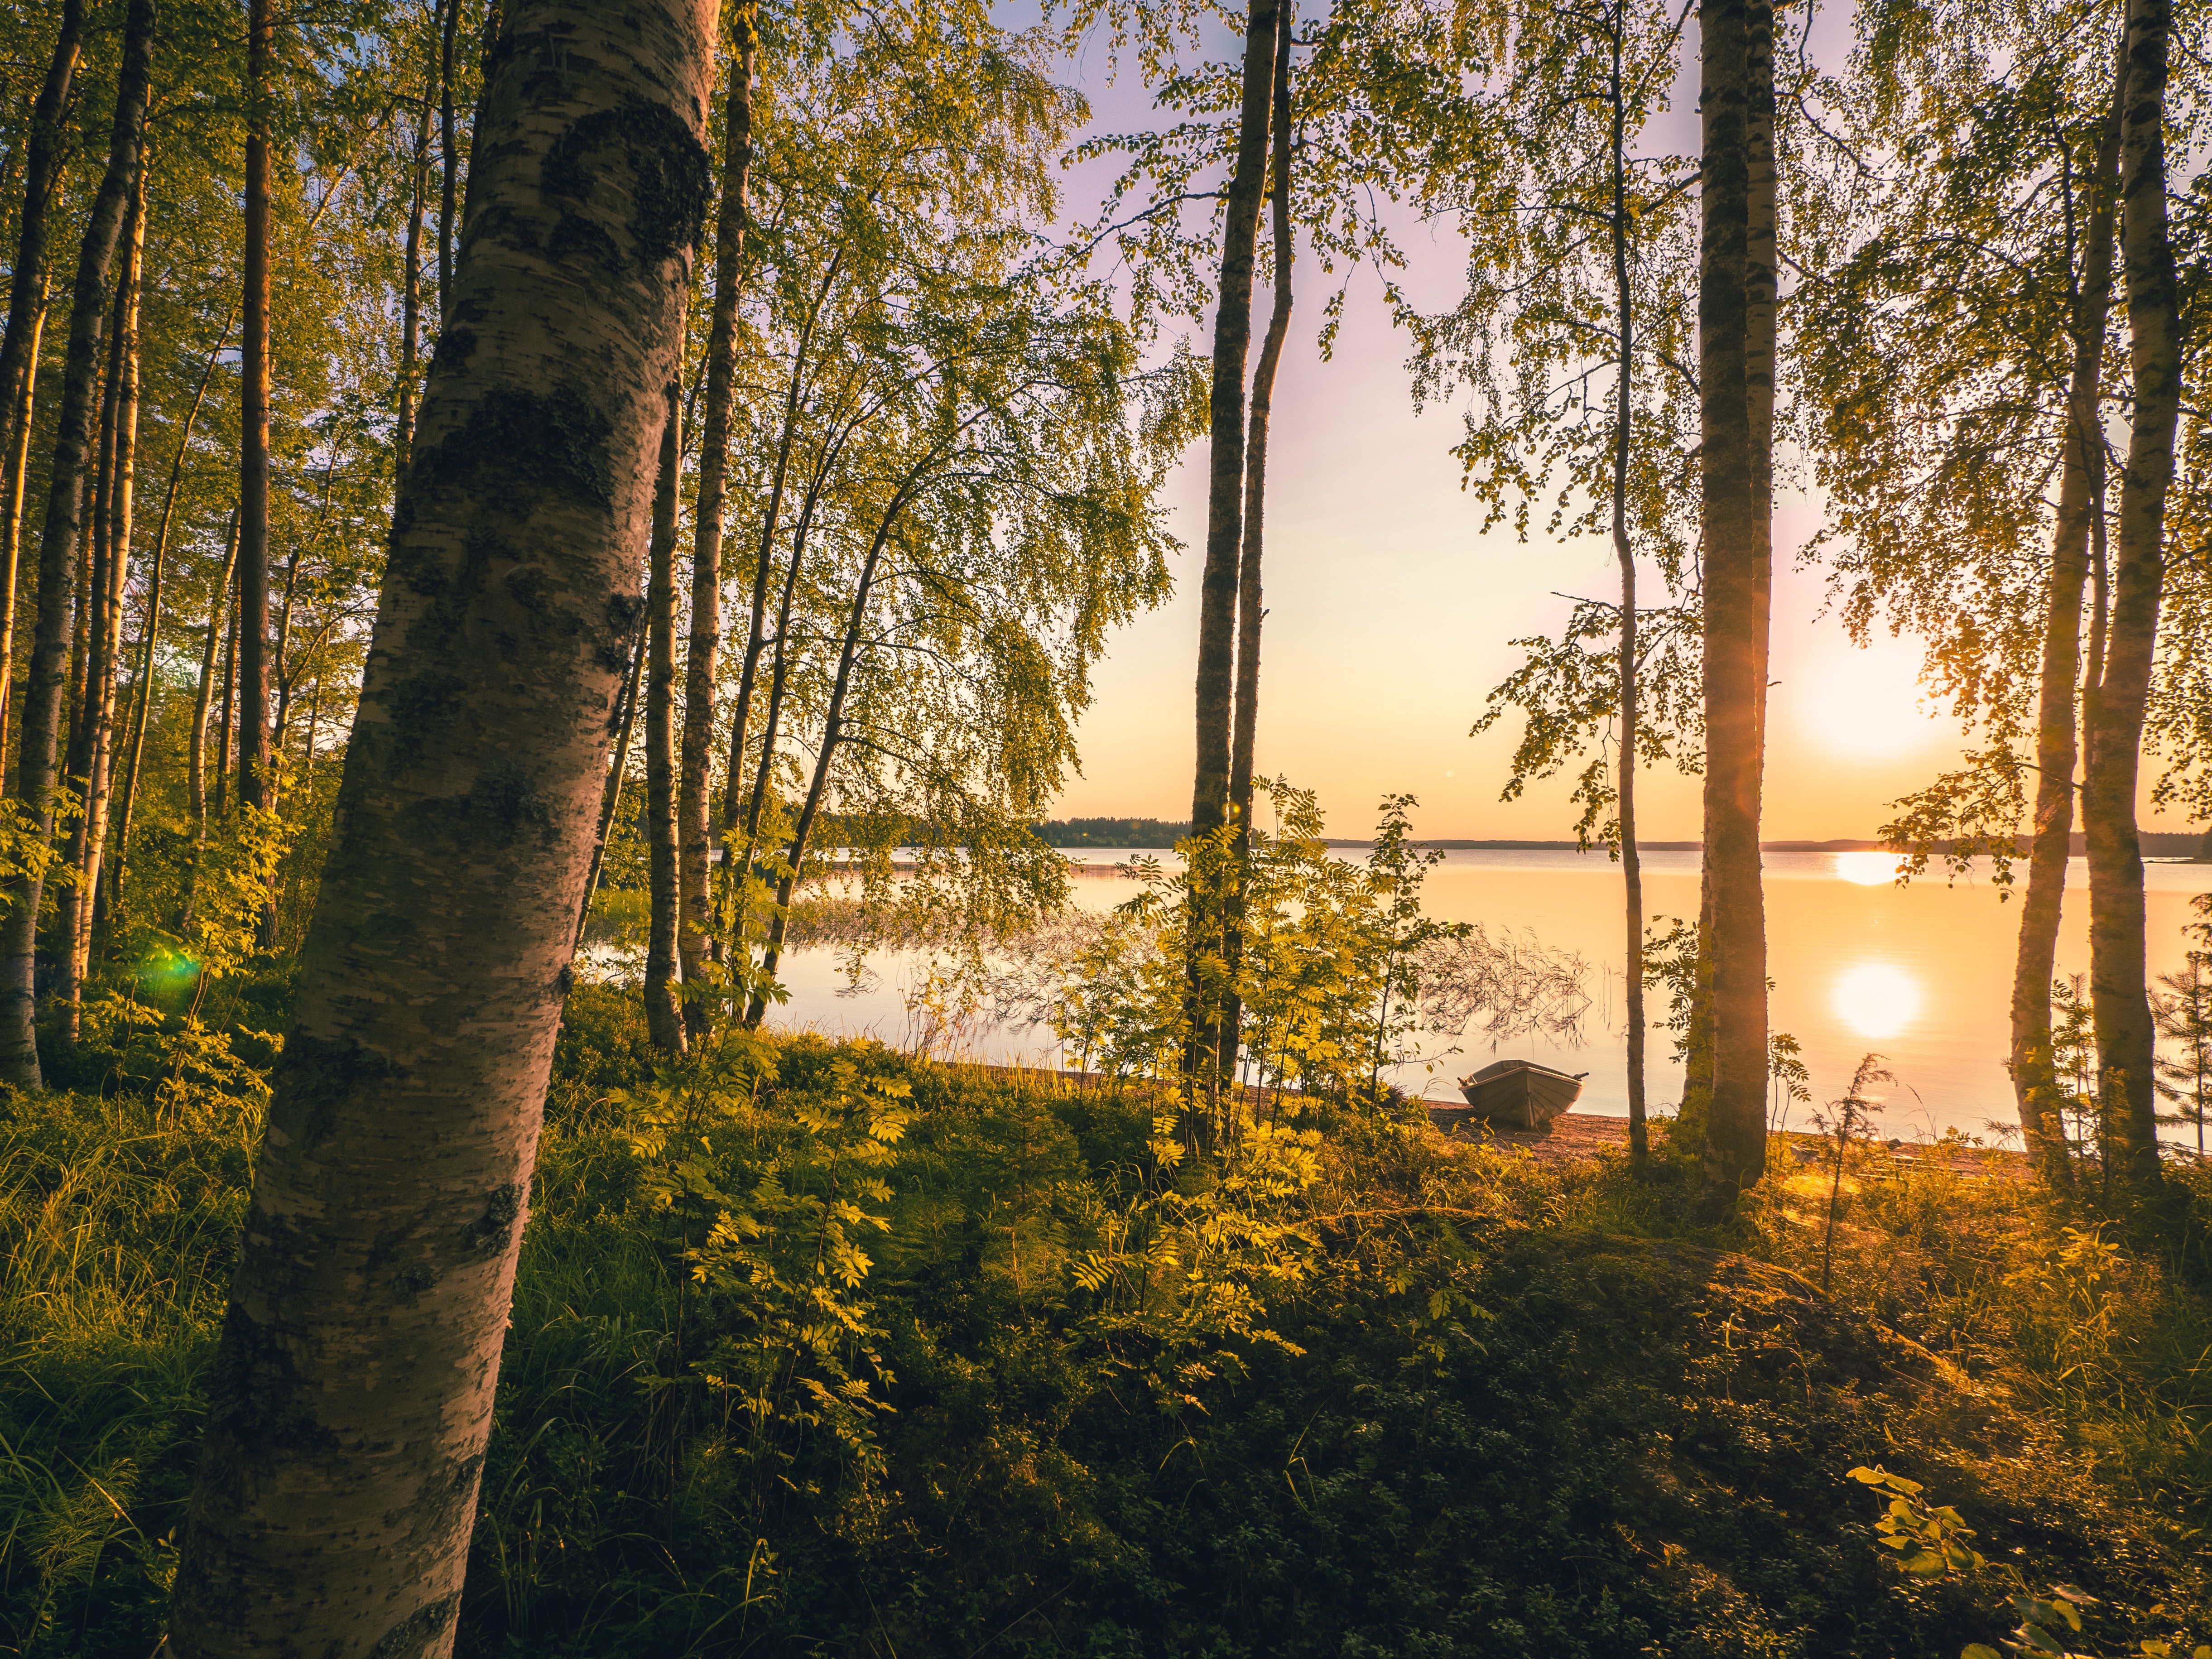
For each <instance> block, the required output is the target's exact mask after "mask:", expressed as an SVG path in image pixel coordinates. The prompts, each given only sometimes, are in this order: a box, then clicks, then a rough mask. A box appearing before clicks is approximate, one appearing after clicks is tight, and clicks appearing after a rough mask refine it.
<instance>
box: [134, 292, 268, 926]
mask: <svg viewBox="0 0 2212 1659" xmlns="http://www.w3.org/2000/svg"><path fill="white" fill-rule="evenodd" d="M236 317H237V313H236V311H235V310H233V311H232V312H230V313H228V314H227V315H226V316H225V317H224V318H223V319H222V331H220V332H219V333H218V334H217V335H216V343H215V345H214V347H213V349H210V351H209V353H208V356H207V362H206V364H205V366H204V368H202V369H201V370H200V378H199V384H198V385H197V387H195V388H194V390H193V392H192V401H191V407H189V408H188V409H186V410H185V422H184V425H183V427H182V428H181V429H179V432H178V434H177V451H176V454H175V455H174V456H173V458H172V459H171V460H170V462H169V483H168V488H167V489H166V490H165V491H163V493H162V496H161V522H160V523H159V524H158V525H157V526H155V531H154V550H153V552H152V553H151V554H150V555H149V556H148V559H147V569H146V626H145V629H144V630H143V632H142V633H141V635H139V640H138V652H137V655H138V695H137V713H136V715H135V717H134V718H133V720H132V721H131V731H130V735H129V738H128V740H127V744H126V747H125V753H126V755H127V756H128V757H129V758H128V760H127V762H126V763H125V772H124V776H123V790H122V795H121V799H119V800H118V803H117V811H116V827H115V858H114V862H113V872H114V873H113V875H112V878H110V882H109V885H110V887H111V889H112V892H113V895H114V900H115V902H120V900H121V898H122V896H123V881H124V876H125V872H126V869H127V866H128V864H129V861H130V856H131V817H132V813H133V811H134V809H135V806H136V804H137V799H138V779H139V773H140V769H141V767H142V766H143V763H144V760H145V755H146V728H147V726H148V725H149V723H150V722H151V721H152V720H153V717H154V697H155V690H156V687H155V678H154V649H155V643H156V641H158V640H159V639H160V637H161V600H162V596H163V581H164V578H165V577H166V575H167V566H168V553H169V532H170V530H171V528H172V527H173V526H174V524H175V522H176V515H177V490H178V486H179V484H180V483H182V482H183V480H184V475H185V454H186V453H188V452H189V451H190V449H191V442H192V428H194V427H195V426H196V425H197V424H198V423H199V418H200V410H201V408H202V407H203V406H204V404H206V402H207V394H208V386H209V385H210V382H211V381H212V380H214V379H215V369H216V363H217V362H219V361H220V360H221V358H222V354H223V350H224V348H226V347H227V346H228V345H229V343H230V331H231V326H232V324H233V323H234V320H235V319H236ZM231 530H232V533H233V535H235V532H236V530H237V520H236V519H235V518H234V519H233V520H232V521H231ZM236 546H237V543H236V542H235V540H232V541H230V543H229V548H230V550H235V549H236ZM229 575H230V552H229V551H226V553H225V555H224V562H223V577H224V580H225V581H226V582H228V580H229ZM220 592H221V590H220V589H218V590H217V594H218V597H217V600H216V606H217V611H218V612H220V609H221V598H220ZM215 629H216V624H215V623H212V622H211V623H209V634H208V638H209V642H210V652H209V657H210V662H211V661H212V660H213V641H214V638H215ZM206 679H207V671H206V670H205V669H203V670H202V671H201V685H200V690H199V695H198V696H197V697H196V699H195V702H196V703H197V711H196V714H197V718H196V719H195V720H194V723H193V726H192V741H193V744H194V748H193V750H192V754H191V757H190V760H189V762H188V766H187V769H188V772H189V776H190V789H191V811H192V816H193V817H194V818H195V819H197V818H199V817H202V816H203V813H204V793H203V790H204V782H205V779H204V772H203V766H204V759H205V756H204V748H205V745H206V741H207V720H206V707H205V692H206Z"/></svg>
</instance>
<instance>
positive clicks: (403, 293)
mask: <svg viewBox="0 0 2212 1659" xmlns="http://www.w3.org/2000/svg"><path fill="white" fill-rule="evenodd" d="M448 3H453V0H448ZM443 70H444V56H443V52H442V50H441V51H439V52H432V53H431V55H430V68H429V74H428V83H427V84H426V85H425V86H424V87H423V88H422V113H421V114H420V115H419V116H418V117H417V118H416V123H415V166H414V169H413V171H412V173H410V175H409V182H410V190H409V193H408V197H407V247H406V252H404V253H403V254H402V255H401V256H400V263H401V269H400V272H399V424H398V430H397V431H395V432H394V433H393V435H392V482H393V483H394V485H395V486H396V485H397V484H398V481H399V480H400V479H402V478H404V477H406V476H407V457H408V453H409V452H410V450H412V449H413V447H414V445H415V374H416V354H417V353H418V351H419V350H420V349H421V343H422V214H423V210H424V209H425V208H426V206H427V205H428V197H429V191H430V110H431V107H432V106H433V105H435V103H436V102H437V100H438V88H439V87H440V86H441V84H443ZM443 274H444V273H443V272H442V271H441V273H440V275H441V278H442V276H443Z"/></svg>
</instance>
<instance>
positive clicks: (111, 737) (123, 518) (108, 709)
mask: <svg viewBox="0 0 2212 1659" xmlns="http://www.w3.org/2000/svg"><path fill="white" fill-rule="evenodd" d="M145 197H146V171H145V168H144V167H143V165H142V166H141V167H140V168H139V172H138V188H137V191H136V192H135V194H134V195H133V197H132V199H131V209H130V213H129V218H128V228H126V229H125V233H124V236H123V274H122V276H121V278H120V280H119V281H118V284H117V293H116V307H115V314H116V320H117V324H118V327H117V331H116V336H115V346H116V377H115V461H114V471H113V472H112V475H111V477H110V481H109V483H108V495H107V554H106V560H105V561H104V562H103V566H102V569H101V574H102V576H103V578H104V579H105V580H104V581H103V583H102V586H101V591H100V593H99V594H98V596H97V597H98V600H99V603H98V605H97V606H96V608H95V610H94V617H95V618H96V621H97V623H98V632H97V634H96V635H95V637H94V645H95V647H96V653H95V660H96V661H97V662H98V664H99V671H98V673H97V674H96V675H95V676H94V679H93V682H92V685H91V688H90V693H89V696H88V698H87V702H86V708H85V713H86V718H87V720H88V724H89V726H90V728H91V730H90V738H91V743H90V749H91V755H92V769H91V772H90V775H89V776H88V780H87V781H88V787H87V789H86V792H85V807H84V861H83V864H82V866H81V868H82V872H83V884H82V886H81V887H80V889H79V890H78V893H77V924H76V938H75V939H74V940H73V941H72V963H71V969H70V975H71V978H72V980H73V981H74V983H75V986H76V994H75V996H74V997H73V998H72V1000H71V1003H70V1008H69V1011H68V1012H67V1015H66V1018H68V1020H69V1021H70V1024H71V1026H72V1027H74V1025H75V1024H76V1014H77V1007H78V1005H79V1004H80V1003H81V1002H82V996H83V984H84V981H85V978H86V976H87V975H88V974H89V973H90V971H91V963H92V939H93V931H94V928H95V927H97V926H98V925H99V922H100V895H101V892H102V890H103V888H102V883H101V876H102V874H103V872H104V869H105V865H106V853H107V832H108V823H109V818H110V814H111V808H112V805H113V803H114V794H115V791H114V785H115V702H116V697H117V695H118V688H119V679H120V674H121V670H122V658H123V590H124V586H125V578H126V577H127V576H128V574H129V572H130V568H131V507H132V501H133V498H134V496H135V494H136V475H137V453H138V309H139V306H138V292H139V280H140V273H141V270H143V264H144V253H145V243H146V213H145ZM70 1035H71V1036H72V1037H74V1036H75V1035H76V1034H75V1031H74V1030H71V1032H70Z"/></svg>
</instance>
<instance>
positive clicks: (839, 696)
mask: <svg viewBox="0 0 2212 1659" xmlns="http://www.w3.org/2000/svg"><path fill="white" fill-rule="evenodd" d="M913 477H914V475H913V474H909V475H908V480H907V483H905V484H902V486H901V487H900V489H899V492H898V494H897V495H894V496H893V497H892V498H891V504H890V508H889V510H887V511H886V512H885V513H884V518H883V522H882V523H881V524H879V525H878V526H877V527H876V535H875V540H874V541H873V542H872V544H870V546H869V548H868V556H867V558H866V562H863V563H862V565H861V566H860V581H859V583H858V584H857V585H856V586H854V590H853V608H852V611H851V612H850V613H849V614H848V617H847V618H846V622H845V638H844V642H843V644H842V647H840V649H839V651H838V653H837V677H836V679H835V680H833V681H832V682H831V683H830V686H829V708H828V710H827V712H826V713H824V714H823V719H822V747H821V748H820V749H819V750H817V752H816V754H815V757H814V776H813V779H812V781H811V782H810V783H809V784H808V786H807V789H806V804H805V805H804V806H802V807H801V808H799V823H798V824H797V825H796V826H795V827H794V828H793V830H792V832H791V845H790V847H789V848H788V849H787V852H786V854H785V857H784V867H783V875H782V878H781V879H780V880H779V881H778V882H777V883H776V889H775V920H774V921H770V922H769V929H768V945H767V948H766V949H765V950H764V951H763V952H762V953H761V968H760V975H759V977H758V979H757V981H755V985H754V988H753V994H752V1000H750V1002H748V1003H747V1004H746V1005H745V1029H746V1030H749V1031H757V1030H759V1029H760V1023H761V1020H762V1018H763V1016H765V1015H766V1014H767V1012H768V993H769V987H770V986H771V985H773V984H774V983H775V970H776V966H777V964H778V963H780V962H781V960H782V958H783V939H784V930H785V924H786V922H787V921H788V919H789V917H790V915H791V895H792V892H793V889H795V888H796V887H797V886H798V884H799V872H801V871H803V870H804V869H805V866H806V848H807V843H808V842H809V841H810V840H811V839H812V837H813V835H814V826H815V824H816V823H817V822H818V821H819V820H820V818H821V816H822V805H823V801H824V800H825V799H828V797H829V767H830V763H831V761H832V760H833V759H834V758H835V757H836V752H837V745H838V744H839V743H840V742H842V740H843V738H844V719H845V694H846V692H847V691H848V690H850V689H851V686H852V684H853V665H854V661H855V660H856V659H858V658H859V656H860V630H861V628H862V626H863V625H864V624H865V623H866V621H867V617H868V594H869V592H870V591H871V590H872V588H873V587H874V586H875V580H876V571H877V569H878V568H879V567H880V565H881V564H882V562H883V556H884V548H885V547H886V546H887V545H888V544H890V534H891V526H893V525H894V524H896V522H897V521H898V516H899V514H900V513H902V512H903V511H904V510H905V508H906V503H907V500H908V489H909V488H910V487H911V485H912V482H913Z"/></svg>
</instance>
